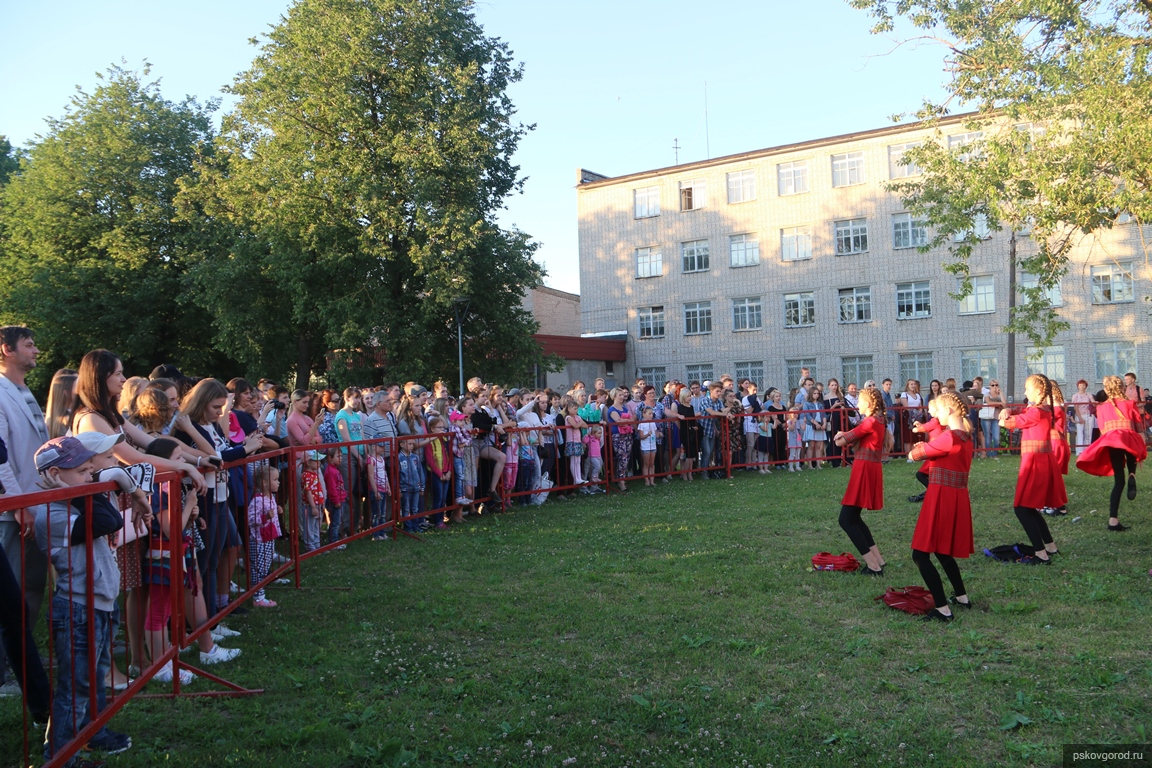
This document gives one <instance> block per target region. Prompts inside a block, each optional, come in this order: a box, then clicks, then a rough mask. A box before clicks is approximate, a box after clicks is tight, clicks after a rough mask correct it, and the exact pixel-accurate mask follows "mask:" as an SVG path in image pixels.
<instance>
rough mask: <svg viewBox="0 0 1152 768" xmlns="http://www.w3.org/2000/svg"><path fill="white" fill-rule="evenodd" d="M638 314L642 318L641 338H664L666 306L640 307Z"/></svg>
mask: <svg viewBox="0 0 1152 768" xmlns="http://www.w3.org/2000/svg"><path fill="white" fill-rule="evenodd" d="M636 316H637V317H638V318H639V319H640V334H639V336H640V338H642V339H662V338H664V307H640V309H638V310H636Z"/></svg>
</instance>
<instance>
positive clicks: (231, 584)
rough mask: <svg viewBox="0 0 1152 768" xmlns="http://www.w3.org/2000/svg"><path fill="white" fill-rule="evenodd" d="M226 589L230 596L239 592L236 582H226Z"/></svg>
mask: <svg viewBox="0 0 1152 768" xmlns="http://www.w3.org/2000/svg"><path fill="white" fill-rule="evenodd" d="M228 589H229V591H230V592H231V593H232V594H236V593H237V592H239V591H240V586H239V585H238V584H237V583H236V582H234V581H230V582H228Z"/></svg>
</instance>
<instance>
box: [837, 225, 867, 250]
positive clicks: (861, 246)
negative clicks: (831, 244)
mask: <svg viewBox="0 0 1152 768" xmlns="http://www.w3.org/2000/svg"><path fill="white" fill-rule="evenodd" d="M835 229H836V255H837V256H847V255H849V254H853V253H864V252H865V251H867V250H868V219H844V220H842V221H837V222H836V223H835Z"/></svg>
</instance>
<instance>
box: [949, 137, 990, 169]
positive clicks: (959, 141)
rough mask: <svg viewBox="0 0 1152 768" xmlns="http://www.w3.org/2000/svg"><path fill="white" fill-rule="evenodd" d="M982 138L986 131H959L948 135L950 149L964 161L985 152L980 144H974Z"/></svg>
mask: <svg viewBox="0 0 1152 768" xmlns="http://www.w3.org/2000/svg"><path fill="white" fill-rule="evenodd" d="M982 138H984V131H971V132H969V133H957V134H955V135H953V136H949V137H948V149H949V150H950V151H952V152H955V153H956V156H957V157H959V158H960V160H961V161H962V162H966V161H968V160H971V159H972V158H973V157H980V156H981V154H983V153H982V152H981V150H980V147H979V146H973V145H974V144H977V143H978V142H979V141H980V139H982Z"/></svg>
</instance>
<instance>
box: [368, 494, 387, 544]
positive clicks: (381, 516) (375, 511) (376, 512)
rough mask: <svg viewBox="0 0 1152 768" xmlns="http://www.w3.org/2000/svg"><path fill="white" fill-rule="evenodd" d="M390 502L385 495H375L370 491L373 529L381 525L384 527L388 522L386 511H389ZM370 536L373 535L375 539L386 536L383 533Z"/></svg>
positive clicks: (379, 532) (378, 532)
mask: <svg viewBox="0 0 1152 768" xmlns="http://www.w3.org/2000/svg"><path fill="white" fill-rule="evenodd" d="M390 501H391V500H390V498H389V497H388V496H387V495H383V496H381V495H380V494H377V493H376V492H375V491H372V527H373V528H376V527H379V526H381V525H384V523H386V522H388V519H389V514H388V511H389V506H390ZM372 535H373V537H376V538H383V537H384V536H385V535H386V534H385V533H384V532H383V531H377V532H376V533H374V534H372Z"/></svg>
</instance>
